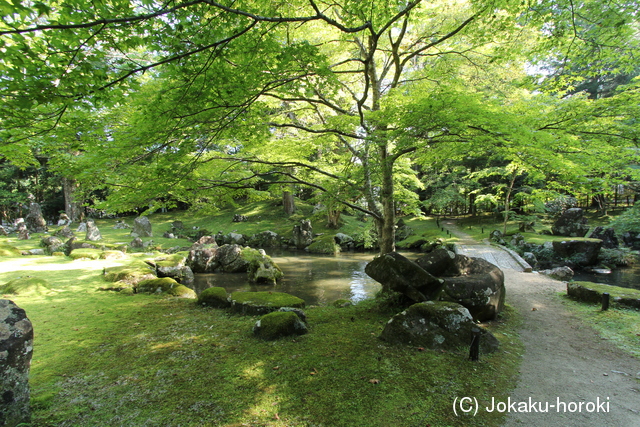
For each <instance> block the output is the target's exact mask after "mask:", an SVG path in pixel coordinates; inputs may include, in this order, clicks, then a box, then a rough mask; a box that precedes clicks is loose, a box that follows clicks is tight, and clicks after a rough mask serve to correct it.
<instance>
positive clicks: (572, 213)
mask: <svg viewBox="0 0 640 427" xmlns="http://www.w3.org/2000/svg"><path fill="white" fill-rule="evenodd" d="M588 231H589V226H588V225H587V219H586V218H585V217H584V216H583V211H582V209H580V208H571V209H567V210H566V211H564V212H563V213H562V215H560V218H558V219H557V220H556V222H555V223H554V224H553V226H552V227H551V232H552V233H553V235H554V236H567V237H584V236H586V235H587V232H588Z"/></svg>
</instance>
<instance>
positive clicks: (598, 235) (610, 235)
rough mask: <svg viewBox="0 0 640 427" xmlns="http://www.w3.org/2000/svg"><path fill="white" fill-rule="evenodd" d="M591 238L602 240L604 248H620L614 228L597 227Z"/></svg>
mask: <svg viewBox="0 0 640 427" xmlns="http://www.w3.org/2000/svg"><path fill="white" fill-rule="evenodd" d="M589 238H591V239H600V240H602V247H603V248H607V249H617V248H618V247H619V246H620V244H619V242H618V237H617V236H616V232H615V230H614V229H613V228H604V227H596V228H594V229H593V231H592V232H591V235H590V236H589Z"/></svg>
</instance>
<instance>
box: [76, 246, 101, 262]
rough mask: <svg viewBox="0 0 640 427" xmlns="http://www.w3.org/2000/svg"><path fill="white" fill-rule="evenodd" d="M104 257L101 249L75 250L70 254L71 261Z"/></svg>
mask: <svg viewBox="0 0 640 427" xmlns="http://www.w3.org/2000/svg"><path fill="white" fill-rule="evenodd" d="M101 256H102V250H100V249H89V248H79V249H74V250H72V251H71V253H70V254H69V257H70V258H71V259H92V260H96V259H100V257H101Z"/></svg>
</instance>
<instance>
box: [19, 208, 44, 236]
mask: <svg viewBox="0 0 640 427" xmlns="http://www.w3.org/2000/svg"><path fill="white" fill-rule="evenodd" d="M24 220H25V224H26V226H27V228H28V229H29V231H30V232H31V233H44V232H45V231H47V221H45V220H44V217H43V216H42V209H40V205H39V204H38V203H31V204H30V205H29V213H28V214H27V216H26V217H25V219H24Z"/></svg>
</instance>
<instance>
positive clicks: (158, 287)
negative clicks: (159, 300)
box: [136, 277, 197, 298]
mask: <svg viewBox="0 0 640 427" xmlns="http://www.w3.org/2000/svg"><path fill="white" fill-rule="evenodd" d="M136 289H137V291H138V292H147V293H163V294H167V295H171V296H175V297H179V298H197V295H196V293H195V291H194V290H193V289H189V288H187V287H186V286H184V285H181V284H180V283H178V282H176V281H175V280H174V279H172V278H171V277H162V278H160V279H157V278H156V279H149V280H143V281H142V282H140V283H138V286H137V287H136Z"/></svg>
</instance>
